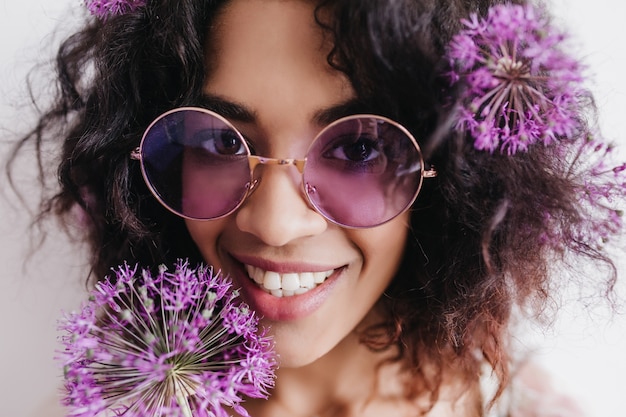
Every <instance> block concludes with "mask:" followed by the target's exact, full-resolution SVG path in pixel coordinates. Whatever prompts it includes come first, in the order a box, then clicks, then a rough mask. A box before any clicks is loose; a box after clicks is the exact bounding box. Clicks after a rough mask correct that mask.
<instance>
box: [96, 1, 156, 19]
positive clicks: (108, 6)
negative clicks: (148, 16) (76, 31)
mask: <svg viewBox="0 0 626 417" xmlns="http://www.w3.org/2000/svg"><path fill="white" fill-rule="evenodd" d="M84 1H85V5H86V6H87V9H88V10H89V12H91V14H93V15H94V16H96V17H98V18H100V19H106V18H107V17H109V16H113V15H122V14H124V13H129V12H133V11H135V10H137V9H139V8H141V7H144V6H145V5H146V1H147V0H84Z"/></svg>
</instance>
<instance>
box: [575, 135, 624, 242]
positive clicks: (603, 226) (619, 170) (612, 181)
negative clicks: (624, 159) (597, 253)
mask: <svg viewBox="0 0 626 417" xmlns="http://www.w3.org/2000/svg"><path fill="white" fill-rule="evenodd" d="M613 150H614V147H613V146H612V145H610V144H607V143H605V142H602V141H600V140H598V139H595V138H593V137H591V136H589V137H588V138H587V139H586V140H585V141H584V142H582V143H581V144H580V146H579V148H578V149H577V153H576V155H575V160H574V161H575V164H576V165H575V166H576V172H578V174H576V175H578V176H579V178H580V183H581V185H582V186H581V189H580V192H579V194H580V202H581V204H582V205H583V206H584V208H585V209H586V212H587V213H586V214H587V216H588V218H589V221H587V222H586V223H583V224H582V225H581V227H580V229H579V230H577V231H576V236H575V238H576V239H577V240H578V241H581V242H586V243H587V244H588V245H590V246H592V247H595V248H601V247H602V246H603V245H604V243H606V241H608V240H609V239H610V238H611V236H615V235H616V234H618V233H619V232H620V231H621V230H623V226H624V219H623V214H624V213H623V211H622V209H620V208H618V207H619V206H620V205H623V204H624V197H625V196H626V163H622V164H621V165H615V164H614V162H613V161H614V160H615V158H614V155H613V153H614V152H613ZM573 175H574V174H573Z"/></svg>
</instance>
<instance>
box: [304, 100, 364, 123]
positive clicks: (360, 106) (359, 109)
mask: <svg viewBox="0 0 626 417" xmlns="http://www.w3.org/2000/svg"><path fill="white" fill-rule="evenodd" d="M367 109H368V107H367V106H366V105H365V103H363V101H361V100H359V99H357V98H353V99H350V100H348V101H344V102H343V103H339V104H337V105H334V106H331V107H328V108H325V109H321V110H319V111H317V112H316V113H315V114H314V115H313V121H314V122H315V123H317V124H319V125H320V126H326V125H327V124H329V123H332V122H334V121H335V120H337V119H341V118H342V117H345V116H350V115H353V114H360V113H369V111H368V110H367Z"/></svg>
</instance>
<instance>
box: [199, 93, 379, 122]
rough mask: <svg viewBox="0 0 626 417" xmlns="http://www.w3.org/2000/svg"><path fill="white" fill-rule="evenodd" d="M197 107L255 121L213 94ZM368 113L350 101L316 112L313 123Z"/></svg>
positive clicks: (360, 104) (356, 101)
mask: <svg viewBox="0 0 626 417" xmlns="http://www.w3.org/2000/svg"><path fill="white" fill-rule="evenodd" d="M198 105H199V106H200V107H202V108H205V109H208V110H211V111H214V112H215V113H217V114H219V115H221V116H223V117H225V118H226V119H228V120H231V121H238V122H243V123H252V122H254V121H255V120H256V115H255V113H254V111H252V110H250V109H248V108H247V107H246V106H245V105H243V104H241V103H237V102H234V101H231V100H229V99H226V98H224V97H221V96H218V95H214V94H203V95H202V96H201V97H200V100H199V102H198ZM359 113H368V111H367V107H366V105H365V104H364V103H363V102H362V101H361V100H359V99H356V98H354V99H350V100H347V101H345V102H343V103H339V104H337V105H334V106H331V107H327V108H324V109H321V110H318V111H317V112H315V113H314V114H313V122H314V123H316V124H318V125H320V126H326V125H327V124H329V123H332V122H334V121H335V120H337V119H340V118H342V117H345V116H350V115H352V114H359Z"/></svg>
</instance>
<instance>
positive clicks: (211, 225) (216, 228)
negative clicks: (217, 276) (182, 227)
mask: <svg viewBox="0 0 626 417" xmlns="http://www.w3.org/2000/svg"><path fill="white" fill-rule="evenodd" d="M224 223H225V220H210V221H198V220H189V219H186V220H185V224H186V226H187V230H188V231H189V234H190V235H191V238H192V239H193V241H194V243H195V244H196V246H197V247H198V250H199V251H200V253H201V254H202V257H203V258H204V261H205V262H206V263H208V264H210V265H213V266H214V267H215V268H218V269H221V267H222V265H221V264H220V262H219V257H218V253H217V240H218V237H219V235H220V233H221V231H222V230H223V229H224Z"/></svg>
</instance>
